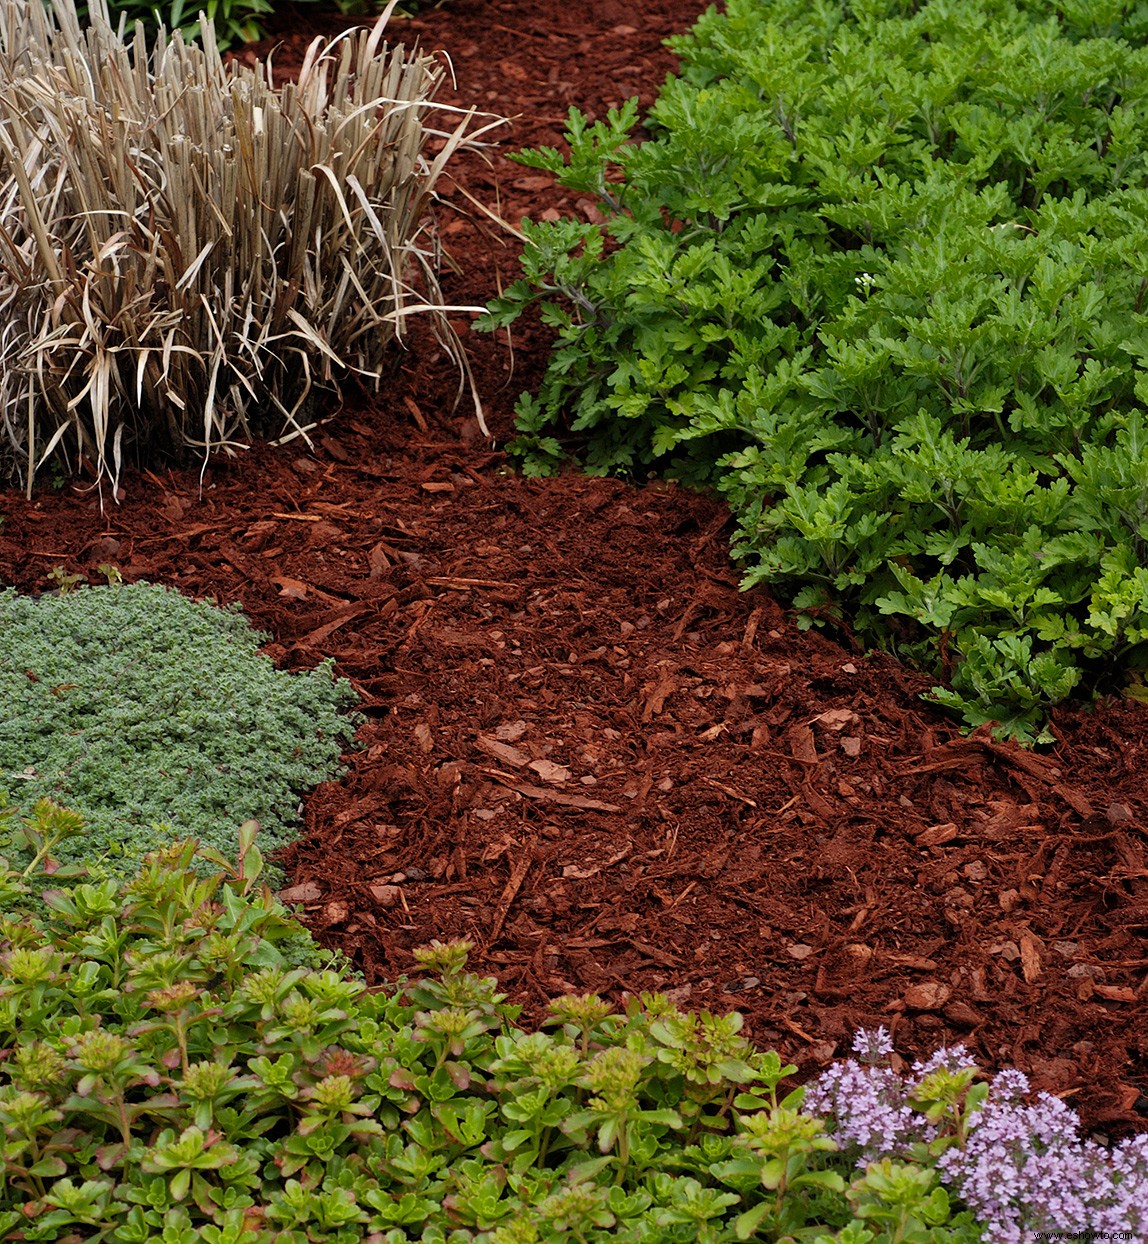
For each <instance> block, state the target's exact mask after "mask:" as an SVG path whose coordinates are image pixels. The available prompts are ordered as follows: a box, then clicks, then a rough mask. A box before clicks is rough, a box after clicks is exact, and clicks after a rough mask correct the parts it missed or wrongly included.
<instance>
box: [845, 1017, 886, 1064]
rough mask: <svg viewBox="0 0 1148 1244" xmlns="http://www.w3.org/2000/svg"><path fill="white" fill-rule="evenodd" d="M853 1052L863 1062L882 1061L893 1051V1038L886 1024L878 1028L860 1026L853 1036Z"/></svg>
mask: <svg viewBox="0 0 1148 1244" xmlns="http://www.w3.org/2000/svg"><path fill="white" fill-rule="evenodd" d="M853 1052H854V1053H855V1054H860V1055H861V1061H862V1062H863V1063H882V1062H884V1061H885V1059H887V1058H888V1057H889V1055H890V1054H892V1052H893V1038H892V1037H891V1036H889V1030H888V1029H887V1028H886V1027H885V1025H884V1024H882V1025H881V1027H880V1028H877V1029H876V1030H870V1029H867V1028H859V1029H858V1030H857V1035H856V1036H855V1037H854V1038H853Z"/></svg>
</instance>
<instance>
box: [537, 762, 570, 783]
mask: <svg viewBox="0 0 1148 1244" xmlns="http://www.w3.org/2000/svg"><path fill="white" fill-rule="evenodd" d="M527 768H529V769H533V770H534V772H535V773H537V774H538V776H539V777H540V778H541V779H542V780H543V781H544V782H553V783H554V784H555V785H561V784H562V783H563V782H569V781H570V778H571V776H572V774H571V772H570V770H569V769H567V768H566V766H565V765H556V764H555V763H554V762H553V761H552V760H532V761H531V762H530V764H529V765H528V766H527Z"/></svg>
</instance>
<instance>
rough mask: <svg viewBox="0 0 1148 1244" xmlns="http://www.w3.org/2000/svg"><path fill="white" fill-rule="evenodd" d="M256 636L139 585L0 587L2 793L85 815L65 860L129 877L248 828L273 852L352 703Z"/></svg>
mask: <svg viewBox="0 0 1148 1244" xmlns="http://www.w3.org/2000/svg"><path fill="white" fill-rule="evenodd" d="M62 586H63V584H62ZM260 641H261V637H260V636H259V635H258V634H257V633H256V632H255V631H253V630H252V629H251V627H250V626H249V625H248V623H247V621H246V619H245V618H244V617H243V616H242V614H240V613H238V612H237V611H235V610H233V609H217V608H214V607H213V606H211V605H209V604H206V603H201V602H196V601H192V600H189V599H187V598H186V597H184V596H182V595H180V593H178V592H176V591H172V590H170V589H167V588H162V587H158V586H153V585H150V584H143V583H138V584H132V585H127V584H116V585H109V586H107V587H85V588H80V589H78V590H74V591H67V592H65V593H64V594H63V595H55V594H47V595H44V596H41V597H38V598H33V597H29V596H21V595H18V594H17V593H15V592H12V591H2V592H0V703H2V704H3V705H4V711H3V713H0V789H3V788H7V789H9V790H10V791H11V792H12V796H13V798H14V799H16V800H17V801H18V802H19V804H20V806H21V807H23V808H24V809H25V810H27V809H28V808H29V807H30V806H31V805H32V803H33V802H34V801H35V800H36V799H38V798H41V797H44V796H48V797H51V798H52V799H54V800H57V801H58V802H61V803H65V804H67V805H69V806H70V807H73V808H75V809H76V810H77V811H78V812H80V813H82V814H83V816H84V818H85V820H86V822H87V824H86V828H85V831H84V834H83V835H82V836H81V837H78V838H74V839H72V840H71V841H68V842H65V844H64V845H63V847H62V848H61V853H62V858H63V859H64V860H65V861H66V862H69V863H75V862H78V861H96V860H101V861H102V867H104V868H105V869H113V870H115V871H118V872H121V873H130V872H132V871H134V870H135V868H136V867H137V866H138V864H139V862H140V860H141V859H142V858H143V856H144V855H145V854H146V853H147V852H148V851H150V850H151V849H152V848H154V847H156V846H159V845H161V844H163V843H165V842H170V841H172V840H173V839H180V838H183V837H186V836H188V835H195V836H198V837H199V838H201V839H202V840H203V841H204V842H205V843H206V844H208V845H210V846H212V847H214V848H215V849H216V850H223V849H225V848H229V847H231V846H232V845H233V843H234V838H235V829H236V827H237V826H238V825H239V824H240V823H241V822H243V821H246V820H249V819H254V820H258V821H259V822H260V823H261V824H262V826H263V830H264V840H265V844H266V845H267V846H268V847H278V846H282V845H284V844H285V843H286V842H287V841H289V840H290V838H291V837H293V829H294V826H295V825H296V824H297V820H298V818H297V808H298V800H299V796H300V794H301V793H302V792H303V791H305V790H308V789H310V788H311V787H313V786H315V785H317V784H318V783H319V782H321V781H323V780H325V779H326V778H329V777H333V776H334V774H335V773H336V772H337V770H338V767H339V760H340V756H341V753H342V749H343V747H344V746H345V745H346V744H347V742H348V740H349V737H350V735H351V733H352V731H353V729H354V722H353V720H352V719H351V718H349V717H347V716H346V715H345V714H344V713H342V712H341V711H340V710H341V709H343V708H344V707H346V706H347V705H348V703H349V702H353V701H354V700H355V698H356V697H355V695H354V692H353V691H352V690H351V688H350V686H349V685H348V684H347V683H346V682H342V681H336V680H335V679H334V677H333V676H332V673H331V666H330V663H329V662H328V663H324V664H323V665H321V666H319V667H318V668H316V669H315V670H313V671H311V672H310V673H306V674H287V673H282V672H278V671H276V669H275V667H274V666H273V665H272V663H271V660H270V659H269V658H268V657H266V656H264V655H263V654H261V653H260V652H259V650H258V646H259V643H260Z"/></svg>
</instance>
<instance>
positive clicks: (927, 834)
mask: <svg viewBox="0 0 1148 1244" xmlns="http://www.w3.org/2000/svg"><path fill="white" fill-rule="evenodd" d="M960 836H961V831H960V830H959V829H958V828H957V826H956V825H954V824H953V823H952V822H951V821H946V822H945V824H944V825H930V826H929V828H928V829H923V830H921V832H920V833H919V834H918V835H917V836H916V838H915V839H914V841H915V842H916V844H917V846H919V847H939V846H941V845H942V844H943V843H946V842H952V841H953V840H954V839H955V838H959V837H960Z"/></svg>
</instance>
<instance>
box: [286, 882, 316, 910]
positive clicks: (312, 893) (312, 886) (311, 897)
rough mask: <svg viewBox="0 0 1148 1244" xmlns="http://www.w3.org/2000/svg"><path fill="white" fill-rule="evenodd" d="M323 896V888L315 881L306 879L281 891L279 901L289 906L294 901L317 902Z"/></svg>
mask: <svg viewBox="0 0 1148 1244" xmlns="http://www.w3.org/2000/svg"><path fill="white" fill-rule="evenodd" d="M322 897H323V888H322V886H320V885H318V884H317V883H316V882H314V881H304V882H302V883H301V884H300V885H293V886H290V887H289V888H288V889H286V890H280V891H279V901H280V902H282V903H286V904H288V906H290V905H291V904H292V903H317V902H318V901H319V900H320V899H321V898H322Z"/></svg>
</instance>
